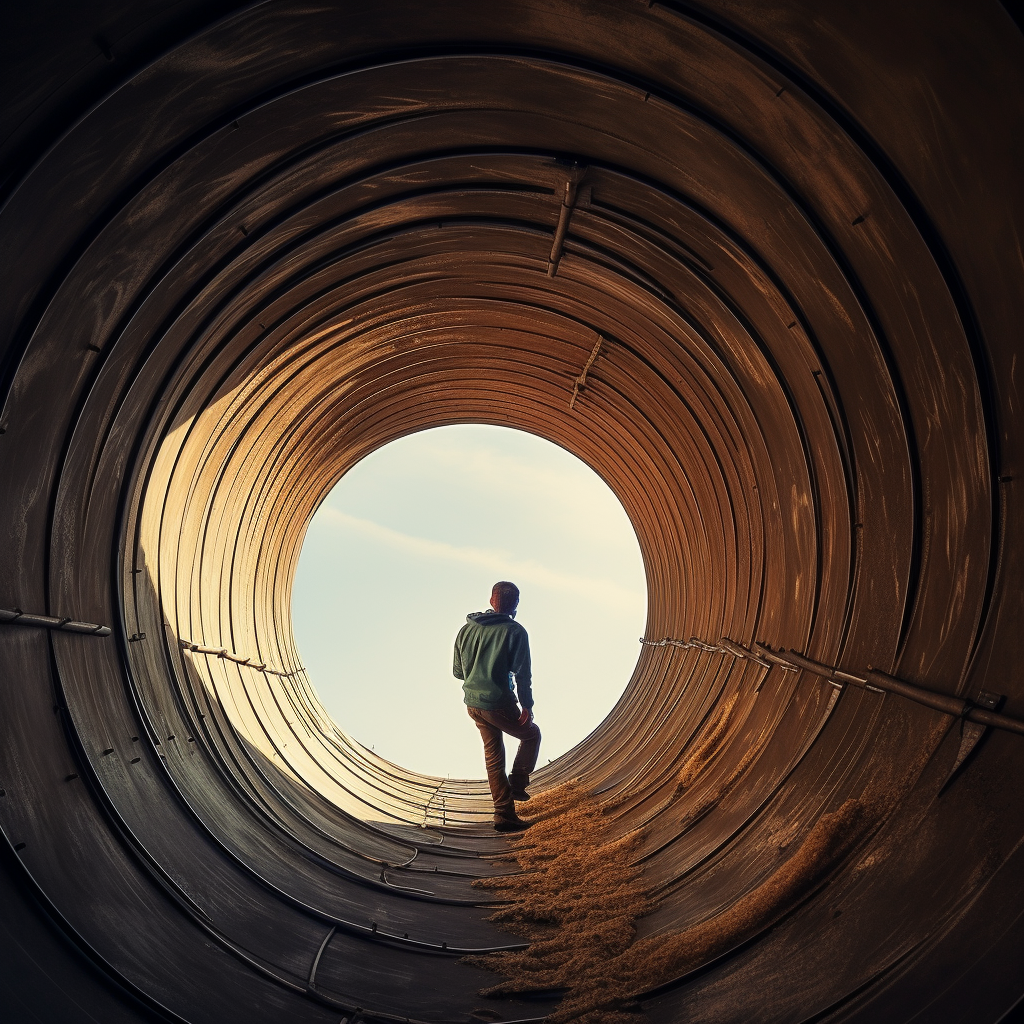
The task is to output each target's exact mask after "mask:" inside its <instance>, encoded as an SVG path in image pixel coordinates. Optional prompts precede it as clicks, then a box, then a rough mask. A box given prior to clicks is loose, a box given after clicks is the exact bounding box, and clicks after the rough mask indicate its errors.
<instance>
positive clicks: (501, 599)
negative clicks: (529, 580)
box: [491, 580, 519, 615]
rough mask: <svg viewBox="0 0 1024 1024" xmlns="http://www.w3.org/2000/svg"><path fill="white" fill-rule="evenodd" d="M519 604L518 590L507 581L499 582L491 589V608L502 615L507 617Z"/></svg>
mask: <svg viewBox="0 0 1024 1024" xmlns="http://www.w3.org/2000/svg"><path fill="white" fill-rule="evenodd" d="M518 604H519V588H518V587H517V586H516V585H515V584H514V583H509V582H508V580H501V581H500V582H499V583H495V584H494V586H493V587H491V607H492V608H493V609H494V610H495V611H496V612H501V613H502V615H509V614H510V613H511V612H514V611H515V610H516V607H517V606H518Z"/></svg>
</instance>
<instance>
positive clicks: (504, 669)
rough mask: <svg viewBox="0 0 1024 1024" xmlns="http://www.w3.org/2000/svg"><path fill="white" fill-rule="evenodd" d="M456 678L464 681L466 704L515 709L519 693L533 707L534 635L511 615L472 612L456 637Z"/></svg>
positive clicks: (488, 707) (523, 700) (524, 704)
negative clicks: (532, 647) (532, 654)
mask: <svg viewBox="0 0 1024 1024" xmlns="http://www.w3.org/2000/svg"><path fill="white" fill-rule="evenodd" d="M452 671H453V672H454V673H455V678H456V679H461V680H463V683H462V689H463V690H464V691H465V694H466V697H465V700H466V703H467V704H468V705H469V706H470V707H471V708H482V709H483V710H484V711H497V710H499V709H501V710H504V709H509V710H510V709H512V708H513V707H514V706H515V703H516V698H515V693H514V692H513V689H512V683H513V678H514V680H515V690H516V691H517V692H518V693H519V703H520V704H522V706H523V707H524V708H532V707H533V692H532V691H531V689H530V683H531V679H530V638H529V637H528V636H527V634H526V630H525V629H523V627H522V626H520V625H519V623H518V622H516V621H515V619H513V618H512V616H511V615H503V614H502V613H501V612H491V611H487V612H472V613H471V614H469V615H467V616H466V624H465V625H464V626H463V627H462V629H460V630H459V635H458V636H457V637H456V638H455V665H454V667H453V669H452Z"/></svg>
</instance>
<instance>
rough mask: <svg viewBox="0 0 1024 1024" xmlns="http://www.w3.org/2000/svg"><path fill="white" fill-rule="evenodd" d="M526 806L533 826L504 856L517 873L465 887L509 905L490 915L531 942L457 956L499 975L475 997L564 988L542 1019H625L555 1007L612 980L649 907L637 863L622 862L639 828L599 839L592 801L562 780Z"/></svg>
mask: <svg viewBox="0 0 1024 1024" xmlns="http://www.w3.org/2000/svg"><path fill="white" fill-rule="evenodd" d="M520 811H521V812H522V809H520ZM529 812H530V813H529V818H530V820H531V821H533V823H534V824H533V827H532V828H531V829H530V831H529V832H526V833H525V834H524V835H523V836H522V837H521V838H518V839H516V840H514V841H513V842H512V844H511V846H512V853H511V855H510V856H511V857H514V859H515V860H516V861H517V862H518V863H519V866H520V867H521V868H522V872H523V873H522V874H516V875H508V876H504V877H498V878H486V879H480V880H478V881H477V882H474V885H479V886H481V887H485V888H488V889H491V890H495V891H497V893H498V894H499V895H500V896H502V897H503V898H504V899H507V900H509V901H510V902H509V904H508V905H507V906H505V907H502V908H501V909H500V910H498V911H497V912H496V913H495V914H493V915H492V917H491V920H493V921H496V922H497V923H499V924H500V925H501V926H502V927H504V928H506V929H507V930H509V931H511V932H513V933H515V934H516V935H519V936H521V937H523V938H526V939H529V940H530V942H531V945H530V946H529V948H528V949H526V950H524V951H522V952H516V953H495V954H491V955H488V956H482V957H470V958H467V960H468V961H469V962H470V963H473V964H475V965H476V966H479V967H484V968H486V969H487V970H489V971H494V972H495V973H497V974H501V975H504V976H505V977H506V978H508V980H507V981H503V982H501V983H500V984H497V985H494V986H492V987H491V988H489V989H486V990H485V991H484V992H483V993H481V994H482V995H490V996H501V995H511V994H513V993H525V992H534V993H539V992H548V991H552V990H554V991H564V992H565V994H566V997H567V998H566V1000H564V1001H563V1003H562V1004H561V1006H560V1007H559V1008H558V1009H557V1010H556V1011H555V1013H554V1015H553V1016H551V1017H550V1018H549V1019H550V1020H553V1021H558V1020H570V1019H573V1020H579V1021H580V1022H581V1024H619V1022H620V1021H627V1020H628V1021H632V1022H635V1021H636V1019H637V1018H636V1016H635V1014H629V1013H625V1012H623V1010H624V1006H623V1005H616V1006H612V1005H611V1003H607V1004H606V1002H605V1001H601V1002H600V1005H597V1006H595V1007H594V1008H593V1009H590V1010H587V1011H585V1012H584V1013H573V1014H572V1015H571V1016H564V1015H563V1014H562V1007H564V1006H565V1005H567V1004H568V1003H569V1002H570V1001H572V1000H574V999H576V998H578V997H580V996H582V994H583V993H585V992H589V991H594V990H600V989H602V988H603V987H604V986H607V985H608V984H609V981H612V982H614V981H615V980H616V976H615V974H614V970H613V969H612V971H611V973H609V971H610V965H614V964H615V963H616V962H617V961H618V960H619V959H620V958H621V957H622V955H623V954H624V953H625V952H626V951H627V950H628V949H629V947H630V945H631V944H632V942H633V939H634V938H635V935H636V921H637V919H638V918H640V917H642V916H643V915H645V914H648V913H650V912H651V910H653V909H654V903H653V901H652V900H651V898H650V896H649V895H648V893H647V890H646V888H645V887H644V884H643V882H642V878H641V876H642V869H641V868H640V867H638V866H636V865H634V864H633V863H632V862H633V860H634V858H635V855H636V853H637V851H638V848H639V845H640V841H641V836H640V834H639V833H631V834H629V835H626V836H624V837H621V838H618V839H614V840H609V839H608V838H607V835H606V833H607V824H606V822H605V820H604V816H603V814H602V811H601V807H600V805H599V804H598V803H597V802H596V801H595V800H594V799H593V798H592V797H591V796H589V795H588V794H587V793H586V792H585V791H583V790H582V789H581V788H580V787H578V786H576V785H574V784H572V783H570V784H568V785H565V786H561V787H559V788H558V789H556V790H552V791H550V792H549V793H545V794H543V795H542V796H540V797H537V798H536V799H534V800H532V801H531V802H530V805H529Z"/></svg>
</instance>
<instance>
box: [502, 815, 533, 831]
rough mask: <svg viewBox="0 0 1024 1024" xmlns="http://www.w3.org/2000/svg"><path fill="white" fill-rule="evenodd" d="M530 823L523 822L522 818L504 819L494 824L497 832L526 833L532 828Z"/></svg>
mask: <svg viewBox="0 0 1024 1024" xmlns="http://www.w3.org/2000/svg"><path fill="white" fill-rule="evenodd" d="M530 824H531V823H530V822H528V821H523V819H522V818H520V817H515V818H504V819H502V820H501V821H496V822H495V823H494V831H495V832H525V831H526V830H527V829H528V828H529V827H530Z"/></svg>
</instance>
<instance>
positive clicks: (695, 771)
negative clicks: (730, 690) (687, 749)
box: [674, 693, 740, 796]
mask: <svg viewBox="0 0 1024 1024" xmlns="http://www.w3.org/2000/svg"><path fill="white" fill-rule="evenodd" d="M739 696H740V695H739V694H738V693H734V694H733V695H732V696H731V697H730V698H729V700H728V701H726V704H725V707H724V708H722V713H721V714H720V715H719V716H718V721H717V722H715V726H714V728H713V729H712V730H711V732H710V733H708V735H707V737H706V738H705V739H704V740H703V741H702V742H701V743H700V745H699V746H698V747H697V748H696V749H695V750H694V751H693V753H692V754H690V756H689V757H688V758H687V759H686V760H685V761H684V762H683V766H682V767H681V768H680V769H679V774H678V775H677V776H676V788H675V794H674V795H675V796H679V794H680V793H682V792H684V791H685V790H687V789H689V788H690V786H692V785H693V783H694V782H695V781H696V780H697V778H698V777H699V776H700V774H701V773H702V772H703V771H704V769H705V768H707V766H708V765H709V764H710V763H711V761H712V759H713V758H714V756H715V754H717V753H718V750H719V748H720V747H721V746H722V743H723V742H724V741H725V735H726V732H727V731H728V729H729V719H730V718H732V713H733V709H734V708H735V707H736V701H737V700H739Z"/></svg>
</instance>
